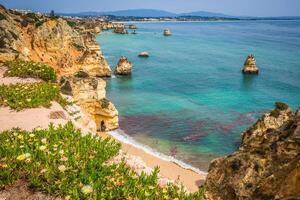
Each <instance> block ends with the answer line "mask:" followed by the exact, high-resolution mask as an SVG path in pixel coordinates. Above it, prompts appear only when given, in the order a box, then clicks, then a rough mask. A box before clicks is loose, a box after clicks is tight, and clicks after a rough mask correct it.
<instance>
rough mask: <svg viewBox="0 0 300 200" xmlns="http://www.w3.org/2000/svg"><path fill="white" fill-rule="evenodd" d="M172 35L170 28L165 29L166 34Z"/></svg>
mask: <svg viewBox="0 0 300 200" xmlns="http://www.w3.org/2000/svg"><path fill="white" fill-rule="evenodd" d="M171 35H172V33H171V30H170V29H168V28H167V29H165V30H164V36H171Z"/></svg>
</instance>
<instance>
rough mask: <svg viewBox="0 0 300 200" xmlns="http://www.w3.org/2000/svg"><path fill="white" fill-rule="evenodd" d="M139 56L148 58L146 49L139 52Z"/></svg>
mask: <svg viewBox="0 0 300 200" xmlns="http://www.w3.org/2000/svg"><path fill="white" fill-rule="evenodd" d="M139 57H142V58H148V57H149V53H148V52H146V51H143V52H141V53H140V54H139Z"/></svg>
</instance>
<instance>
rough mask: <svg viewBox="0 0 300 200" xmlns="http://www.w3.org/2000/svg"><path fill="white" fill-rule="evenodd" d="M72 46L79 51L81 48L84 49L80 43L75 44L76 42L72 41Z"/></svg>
mask: <svg viewBox="0 0 300 200" xmlns="http://www.w3.org/2000/svg"><path fill="white" fill-rule="evenodd" d="M73 46H74V47H75V48H76V49H77V50H79V51H81V50H83V49H84V47H83V46H81V45H80V44H77V43H73Z"/></svg>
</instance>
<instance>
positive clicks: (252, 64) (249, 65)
mask: <svg viewBox="0 0 300 200" xmlns="http://www.w3.org/2000/svg"><path fill="white" fill-rule="evenodd" d="M242 71H243V73H244V74H258V72H259V70H258V68H257V66H256V61H255V58H254V55H253V54H250V55H248V57H247V59H246V61H245V63H244V67H243V69H242Z"/></svg>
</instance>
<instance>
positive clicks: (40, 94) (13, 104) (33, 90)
mask: <svg viewBox="0 0 300 200" xmlns="http://www.w3.org/2000/svg"><path fill="white" fill-rule="evenodd" d="M53 100H56V101H57V102H59V103H60V104H61V105H62V106H63V107H64V106H66V105H68V104H69V103H68V101H67V100H66V99H64V98H63V97H61V95H60V93H59V87H58V86H57V85H56V84H52V83H34V84H16V85H9V86H7V85H0V106H9V107H10V108H12V109H15V110H17V111H20V110H22V109H24V108H36V107H39V106H45V107H49V106H51V101H53Z"/></svg>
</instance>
